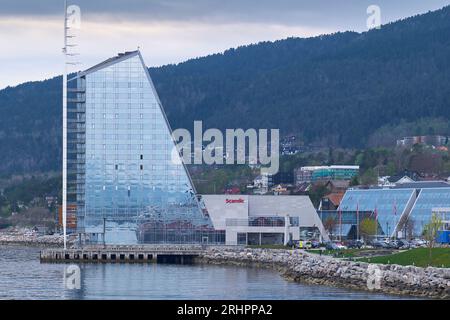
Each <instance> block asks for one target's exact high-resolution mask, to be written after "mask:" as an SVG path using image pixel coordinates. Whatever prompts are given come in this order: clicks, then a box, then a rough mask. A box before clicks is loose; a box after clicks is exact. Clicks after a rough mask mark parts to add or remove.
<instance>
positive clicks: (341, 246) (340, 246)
mask: <svg viewBox="0 0 450 320" xmlns="http://www.w3.org/2000/svg"><path fill="white" fill-rule="evenodd" d="M336 246H337V248H338V250H345V249H347V246H345V245H344V244H343V243H341V242H337V243H336Z"/></svg>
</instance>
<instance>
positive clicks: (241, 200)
mask: <svg viewBox="0 0 450 320" xmlns="http://www.w3.org/2000/svg"><path fill="white" fill-rule="evenodd" d="M244 202H245V201H244V199H242V198H240V199H225V203H244Z"/></svg>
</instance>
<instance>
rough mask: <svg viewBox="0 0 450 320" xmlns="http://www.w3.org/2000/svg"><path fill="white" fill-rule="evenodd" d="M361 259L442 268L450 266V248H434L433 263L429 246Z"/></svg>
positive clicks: (372, 261)
mask: <svg viewBox="0 0 450 320" xmlns="http://www.w3.org/2000/svg"><path fill="white" fill-rule="evenodd" d="M359 261H363V262H370V263H380V264H399V265H402V266H411V265H413V264H414V265H415V266H417V267H428V266H429V265H431V266H433V267H438V268H441V267H442V266H443V267H444V268H450V248H433V250H432V260H431V264H430V260H429V249H428V248H417V249H411V250H407V251H403V252H399V253H395V254H391V255H387V256H381V257H372V258H362V259H359Z"/></svg>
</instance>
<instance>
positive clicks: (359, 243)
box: [347, 240, 364, 249]
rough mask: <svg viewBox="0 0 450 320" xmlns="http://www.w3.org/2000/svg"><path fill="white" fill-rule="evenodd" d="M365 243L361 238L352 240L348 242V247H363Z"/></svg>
mask: <svg viewBox="0 0 450 320" xmlns="http://www.w3.org/2000/svg"><path fill="white" fill-rule="evenodd" d="M363 245H364V242H362V241H361V240H351V241H349V242H347V247H348V248H353V249H361V248H362V246H363Z"/></svg>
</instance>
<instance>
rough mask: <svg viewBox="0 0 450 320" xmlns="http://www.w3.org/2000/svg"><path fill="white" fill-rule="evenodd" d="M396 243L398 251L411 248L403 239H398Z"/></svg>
mask: <svg viewBox="0 0 450 320" xmlns="http://www.w3.org/2000/svg"><path fill="white" fill-rule="evenodd" d="M397 242H398V244H399V245H400V249H409V248H410V246H411V244H410V243H409V242H408V241H407V240H405V239H400V240H398V241H397Z"/></svg>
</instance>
